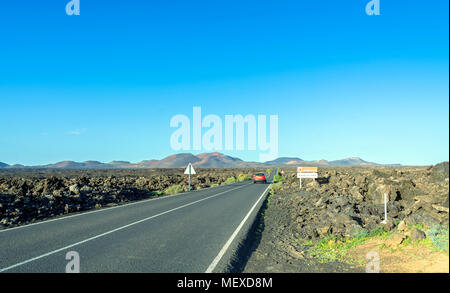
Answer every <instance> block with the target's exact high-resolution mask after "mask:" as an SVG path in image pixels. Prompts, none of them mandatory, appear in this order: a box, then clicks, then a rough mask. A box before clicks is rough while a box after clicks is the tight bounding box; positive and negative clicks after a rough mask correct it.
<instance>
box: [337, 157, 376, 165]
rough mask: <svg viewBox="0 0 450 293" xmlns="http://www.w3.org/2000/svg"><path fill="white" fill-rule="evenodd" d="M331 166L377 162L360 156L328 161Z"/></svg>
mask: <svg viewBox="0 0 450 293" xmlns="http://www.w3.org/2000/svg"><path fill="white" fill-rule="evenodd" d="M329 164H330V165H331V166H376V165H379V164H375V163H371V162H367V161H364V160H363V159H361V158H356V157H353V158H346V159H342V160H336V161H330V162H329Z"/></svg>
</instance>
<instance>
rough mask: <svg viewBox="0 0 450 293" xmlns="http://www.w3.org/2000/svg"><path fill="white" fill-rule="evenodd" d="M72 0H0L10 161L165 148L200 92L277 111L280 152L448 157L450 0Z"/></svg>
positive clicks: (220, 105)
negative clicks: (375, 9) (377, 10)
mask: <svg viewBox="0 0 450 293" xmlns="http://www.w3.org/2000/svg"><path fill="white" fill-rule="evenodd" d="M67 2H69V1H68V0H49V1H27V2H26V3H25V2H23V1H22V2H21V1H14V0H4V1H2V2H1V4H0V161H1V162H5V163H9V164H15V163H21V164H26V165H37V164H46V163H51V162H56V161H61V160H75V161H85V160H99V161H104V162H108V161H112V160H128V161H132V162H137V161H141V160H144V159H153V158H156V159H161V158H163V157H165V156H167V155H170V154H172V153H173V152H174V151H173V150H172V149H171V146H170V136H171V134H172V133H173V131H174V130H175V129H173V128H170V126H169V122H170V119H171V117H173V116H174V115H176V114H184V115H187V116H189V117H192V107H193V106H201V107H202V112H203V114H204V115H207V114H215V115H218V116H220V117H224V115H226V114H241V115H247V114H251V115H258V114H265V115H271V114H276V115H278V117H279V140H278V144H279V156H297V157H300V158H302V159H305V160H318V159H327V160H334V159H340V158H344V157H353V156H358V157H361V158H363V159H365V160H368V161H374V162H378V163H401V164H410V165H427V164H435V163H438V162H441V161H444V160H448V157H449V134H448V133H449V97H448V96H449V83H448V78H449V67H448V66H449V59H448V56H449V39H448V34H449V32H448V23H449V18H448V11H449V7H448V5H449V4H448V1H446V0H445V1H415V0H412V1H411V0H410V1H406V0H395V1H392V0H380V4H381V15H379V16H368V15H366V13H365V5H366V4H367V2H369V1H368V0H346V1H331V0H329V1H312V0H309V1H300V0H292V1H287V0H277V1H273V0H272V1H268V0H258V1H255V0H239V1H237V0H227V1H224V0H205V1H200V0H160V1H159V0H158V1H140V0H129V1H113V0H109V1H106V0H98V1H93V0H90V1H86V0H81V1H80V4H81V7H80V8H81V15H80V16H67V15H66V14H65V5H66V3H67ZM193 152H194V151H193ZM194 153H198V151H195V152H194ZM227 153H228V154H230V155H235V156H238V157H240V158H242V159H245V160H258V157H259V152H258V151H248V150H246V151H232V152H227Z"/></svg>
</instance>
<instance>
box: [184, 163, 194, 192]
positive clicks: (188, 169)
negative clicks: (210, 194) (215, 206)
mask: <svg viewBox="0 0 450 293" xmlns="http://www.w3.org/2000/svg"><path fill="white" fill-rule="evenodd" d="M184 174H185V175H189V191H191V175H195V174H196V173H195V170H194V167H192V164H191V163H189V165H188V166H187V167H186V170H184Z"/></svg>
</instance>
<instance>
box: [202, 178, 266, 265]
mask: <svg viewBox="0 0 450 293" xmlns="http://www.w3.org/2000/svg"><path fill="white" fill-rule="evenodd" d="M270 185H272V184H270ZM270 185H269V186H267V188H266V189H265V190H264V192H263V193H262V194H261V196H260V197H259V198H258V200H257V201H256V202H255V204H254V205H253V207H252V208H251V209H250V211H249V212H248V213H247V215H246V216H245V217H244V219H243V220H242V222H241V223H240V224H239V226H238V227H237V228H236V230H234V232H233V234H231V236H230V238H229V239H228V241H227V242H226V243H225V245H224V246H223V247H222V249H221V250H220V251H219V254H218V255H217V256H216V258H215V259H214V260H213V261H212V263H211V264H210V265H209V267H208V268H207V269H206V271H205V273H212V272H213V271H214V269H215V268H216V266H217V264H218V263H219V261H220V260H221V259H222V257H223V256H224V254H225V252H226V251H227V250H228V248H229V247H230V245H231V243H233V241H234V239H235V238H236V236H237V235H238V233H239V231H240V230H241V229H242V227H243V226H244V224H245V222H246V221H247V219H248V218H249V217H250V215H251V213H252V212H253V210H254V209H255V208H256V206H257V205H258V203H259V202H260V201H261V199H262V198H263V197H264V196H265V194H266V192H267V190H268V189H269V187H270Z"/></svg>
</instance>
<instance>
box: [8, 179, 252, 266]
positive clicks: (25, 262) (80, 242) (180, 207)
mask: <svg viewBox="0 0 450 293" xmlns="http://www.w3.org/2000/svg"><path fill="white" fill-rule="evenodd" d="M247 185H250V184H245V185H241V186H238V187H236V188H233V189H230V190H226V191H222V192H220V193H217V194H214V195H211V196H208V197H205V198H202V199H200V200H196V201H193V202H191V203H188V204H185V205H182V206H179V207H176V208H173V209H170V210H167V211H165V212H162V213H159V214H157V215H153V216H151V217H148V218H145V219H142V220H139V221H136V222H133V223H130V224H127V225H125V226H121V227H119V228H116V229H113V230H110V231H108V232H105V233H102V234H98V235H96V236H93V237H90V238H87V239H85V240H82V241H79V242H76V243H73V244H70V245H67V246H65V247H62V248H59V249H56V250H53V251H50V252H47V253H45V254H42V255H39V256H36V257H33V258H30V259H27V260H25V261H22V262H20V263H16V264H14V265H11V266H9V267H6V268H3V269H0V273H2V272H4V271H7V270H10V269H13V268H16V267H19V266H21V265H24V264H27V263H29V262H32V261H35V260H38V259H41V258H44V257H46V256H49V255H52V254H55V253H58V252H61V251H64V250H66V249H69V248H72V247H74V246H77V245H80V244H83V243H86V242H88V241H91V240H94V239H97V238H100V237H103V236H106V235H108V234H111V233H114V232H117V231H119V230H123V229H125V228H128V227H131V226H134V225H136V224H139V223H142V222H145V221H148V220H151V219H153V218H156V217H159V216H162V215H164V214H168V213H170V212H173V211H176V210H179V209H182V208H185V207H187V206H190V205H193V204H196V203H199V202H201V201H204V200H207V199H210V198H214V197H216V196H219V195H222V194H224V193H227V192H230V191H233V190H236V189H239V188H242V187H245V186H247Z"/></svg>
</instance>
